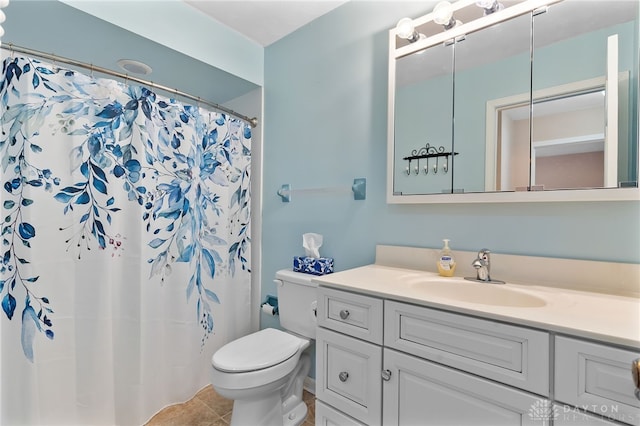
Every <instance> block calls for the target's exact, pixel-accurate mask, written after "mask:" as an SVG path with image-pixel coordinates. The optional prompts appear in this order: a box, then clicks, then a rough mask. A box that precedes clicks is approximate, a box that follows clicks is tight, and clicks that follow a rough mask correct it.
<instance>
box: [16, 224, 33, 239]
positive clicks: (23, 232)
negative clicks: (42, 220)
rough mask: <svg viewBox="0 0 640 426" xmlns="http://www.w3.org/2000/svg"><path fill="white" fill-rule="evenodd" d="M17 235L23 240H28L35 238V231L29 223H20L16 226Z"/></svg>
mask: <svg viewBox="0 0 640 426" xmlns="http://www.w3.org/2000/svg"><path fill="white" fill-rule="evenodd" d="M18 233H19V234H20V236H21V237H22V238H23V239H25V240H28V239H29V238H33V237H35V236H36V229H35V228H34V227H33V225H31V224H30V223H28V222H22V223H21V224H20V225H18Z"/></svg>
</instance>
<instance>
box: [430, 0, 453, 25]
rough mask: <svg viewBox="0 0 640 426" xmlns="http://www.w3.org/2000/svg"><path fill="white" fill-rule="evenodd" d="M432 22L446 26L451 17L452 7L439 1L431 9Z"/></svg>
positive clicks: (446, 2) (445, 2)
mask: <svg viewBox="0 0 640 426" xmlns="http://www.w3.org/2000/svg"><path fill="white" fill-rule="evenodd" d="M432 13H433V22H435V23H436V24H440V25H447V24H448V23H450V22H451V17H452V16H453V6H452V5H451V3H449V2H448V1H441V2H440V3H438V4H436V7H434V8H433V12H432Z"/></svg>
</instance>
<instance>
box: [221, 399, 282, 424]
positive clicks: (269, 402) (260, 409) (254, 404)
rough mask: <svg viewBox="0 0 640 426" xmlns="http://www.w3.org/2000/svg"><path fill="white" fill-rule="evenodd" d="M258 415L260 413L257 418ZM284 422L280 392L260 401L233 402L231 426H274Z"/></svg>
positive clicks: (238, 400)
mask: <svg viewBox="0 0 640 426" xmlns="http://www.w3.org/2000/svg"><path fill="white" fill-rule="evenodd" d="M256 413H260V416H259V417H257V416H256ZM281 422H282V399H281V398H280V394H279V393H278V392H273V394H272V395H270V396H263V397H262V398H258V399H249V400H247V399H236V400H235V401H233V412H232V413H231V426H272V425H277V424H281Z"/></svg>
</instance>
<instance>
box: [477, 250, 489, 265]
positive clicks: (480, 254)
mask: <svg viewBox="0 0 640 426" xmlns="http://www.w3.org/2000/svg"><path fill="white" fill-rule="evenodd" d="M490 254H491V250H489V249H487V248H483V249H481V250H480V251H479V252H478V258H479V259H482V260H484V261H487V262H488V261H489V255H490Z"/></svg>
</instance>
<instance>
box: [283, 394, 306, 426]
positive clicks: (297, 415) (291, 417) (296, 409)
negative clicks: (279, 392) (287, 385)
mask: <svg viewBox="0 0 640 426" xmlns="http://www.w3.org/2000/svg"><path fill="white" fill-rule="evenodd" d="M294 399H295V401H293V400H294ZM294 402H297V404H296V405H294V406H293V407H291V408H290V409H289V410H288V411H287V412H286V413H284V414H283V416H282V425H283V426H299V425H301V424H302V422H304V420H305V419H306V418H307V404H305V403H304V401H300V399H299V398H296V397H294V396H292V397H291V398H289V400H287V402H286V403H285V404H283V405H284V407H288V406H289V405H291V404H292V403H294Z"/></svg>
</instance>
